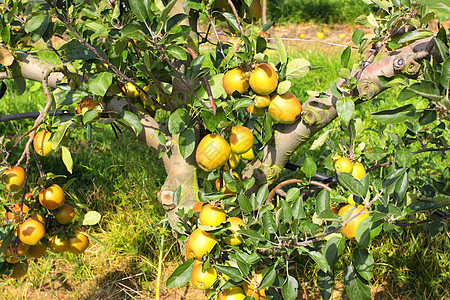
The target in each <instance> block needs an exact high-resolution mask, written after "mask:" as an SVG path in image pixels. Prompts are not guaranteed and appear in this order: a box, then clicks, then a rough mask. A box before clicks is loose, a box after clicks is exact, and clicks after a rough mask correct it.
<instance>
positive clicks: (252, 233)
mask: <svg viewBox="0 0 450 300" xmlns="http://www.w3.org/2000/svg"><path fill="white" fill-rule="evenodd" d="M238 232H239V233H240V234H241V235H244V236H248V237H249V238H252V239H254V240H256V241H260V242H264V241H266V238H265V237H264V236H263V235H261V233H259V232H257V231H255V230H253V229H241V230H239V231H238Z"/></svg>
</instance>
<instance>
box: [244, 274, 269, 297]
mask: <svg viewBox="0 0 450 300" xmlns="http://www.w3.org/2000/svg"><path fill="white" fill-rule="evenodd" d="M261 281H262V273H256V274H255V276H254V277H252V278H251V280H250V283H248V282H247V281H244V283H243V288H244V292H245V294H246V295H247V296H251V297H254V298H255V299H256V300H266V299H267V298H266V292H265V291H264V290H258V286H259V285H260V284H261ZM255 286H256V289H255Z"/></svg>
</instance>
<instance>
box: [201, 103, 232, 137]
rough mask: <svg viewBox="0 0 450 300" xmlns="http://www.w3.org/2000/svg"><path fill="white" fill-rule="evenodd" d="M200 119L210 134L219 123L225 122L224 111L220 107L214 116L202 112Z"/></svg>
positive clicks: (207, 112) (206, 111) (210, 113)
mask: <svg viewBox="0 0 450 300" xmlns="http://www.w3.org/2000/svg"><path fill="white" fill-rule="evenodd" d="M202 118H203V123H204V124H205V126H206V128H207V129H208V130H209V131H211V132H214V131H215V130H216V129H217V128H218V127H219V124H220V123H221V122H222V123H225V122H226V121H227V116H226V114H225V111H224V110H223V109H222V108H221V107H219V108H217V111H216V114H215V115H214V113H213V112H212V111H210V110H202Z"/></svg>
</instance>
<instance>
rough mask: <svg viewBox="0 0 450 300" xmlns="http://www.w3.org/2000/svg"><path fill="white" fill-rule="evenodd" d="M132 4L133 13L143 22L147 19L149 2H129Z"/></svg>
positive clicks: (134, 0)
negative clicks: (147, 4)
mask: <svg viewBox="0 0 450 300" xmlns="http://www.w3.org/2000/svg"><path fill="white" fill-rule="evenodd" d="M128 3H129V4H130V8H131V11H132V12H133V13H134V14H135V15H136V17H138V19H139V20H140V21H142V22H145V19H147V7H146V3H147V0H128Z"/></svg>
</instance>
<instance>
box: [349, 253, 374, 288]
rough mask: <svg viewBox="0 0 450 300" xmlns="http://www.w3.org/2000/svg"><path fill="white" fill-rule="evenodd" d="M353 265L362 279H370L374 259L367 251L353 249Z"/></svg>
mask: <svg viewBox="0 0 450 300" xmlns="http://www.w3.org/2000/svg"><path fill="white" fill-rule="evenodd" d="M353 263H354V264H355V269H356V271H357V272H358V274H359V275H360V276H361V277H362V278H364V279H365V280H367V281H369V280H370V279H371V278H372V276H373V273H372V269H373V265H374V259H373V256H372V255H371V254H370V253H369V251H367V249H359V248H357V249H355V250H354V251H353Z"/></svg>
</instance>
